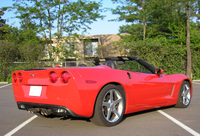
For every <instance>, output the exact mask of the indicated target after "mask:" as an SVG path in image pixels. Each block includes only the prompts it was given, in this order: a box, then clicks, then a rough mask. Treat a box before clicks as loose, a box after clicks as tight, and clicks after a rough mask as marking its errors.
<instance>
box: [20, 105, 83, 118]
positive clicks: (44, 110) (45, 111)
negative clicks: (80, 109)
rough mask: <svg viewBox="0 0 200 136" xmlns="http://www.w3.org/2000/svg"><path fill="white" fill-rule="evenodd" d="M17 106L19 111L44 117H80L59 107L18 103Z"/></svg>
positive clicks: (65, 108)
mask: <svg viewBox="0 0 200 136" xmlns="http://www.w3.org/2000/svg"><path fill="white" fill-rule="evenodd" d="M17 106H18V108H19V109H20V110H27V111H29V112H30V113H40V114H42V115H45V116H48V115H51V114H53V115H57V116H73V117H82V116H79V115H77V114H75V113H74V112H73V111H71V110H70V109H69V108H67V107H63V106H59V105H48V104H38V103H26V102H18V103H17Z"/></svg>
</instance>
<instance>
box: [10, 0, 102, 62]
mask: <svg viewBox="0 0 200 136" xmlns="http://www.w3.org/2000/svg"><path fill="white" fill-rule="evenodd" d="M13 6H14V9H16V10H17V11H16V14H17V16H16V17H17V18H19V19H21V21H22V22H26V21H29V22H33V24H35V25H36V27H37V28H38V34H40V35H41V37H42V38H44V39H45V41H46V46H47V47H46V49H47V51H48V53H49V56H50V58H52V57H53V56H54V60H55V61H57V60H58V56H59V54H60V51H59V46H60V45H62V41H65V40H67V39H63V37H62V36H63V35H67V36H75V37H78V34H77V32H80V31H81V32H83V33H84V32H86V31H87V29H90V27H89V25H90V24H91V23H93V22H94V21H96V19H98V18H101V19H102V18H103V16H102V15H100V13H101V11H102V9H100V7H101V2H95V1H87V0H76V1H73V0H71V1H70V0H31V1H30V0H17V1H16V3H14V5H13ZM54 36H55V37H56V39H55V41H53V40H54V39H53V38H52V37H54ZM53 44H54V45H55V46H54V48H52V45H53Z"/></svg>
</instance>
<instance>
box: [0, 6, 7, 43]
mask: <svg viewBox="0 0 200 136" xmlns="http://www.w3.org/2000/svg"><path fill="white" fill-rule="evenodd" d="M5 10H7V8H2V9H0V40H3V35H4V34H6V27H7V26H8V25H6V20H5V19H2V18H1V16H3V15H4V11H5Z"/></svg>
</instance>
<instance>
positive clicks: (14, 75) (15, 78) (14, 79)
mask: <svg viewBox="0 0 200 136" xmlns="http://www.w3.org/2000/svg"><path fill="white" fill-rule="evenodd" d="M12 78H13V81H14V82H15V83H16V82H17V75H16V74H15V73H14V74H13V76H12Z"/></svg>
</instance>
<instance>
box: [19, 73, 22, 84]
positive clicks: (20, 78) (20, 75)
mask: <svg viewBox="0 0 200 136" xmlns="http://www.w3.org/2000/svg"><path fill="white" fill-rule="evenodd" d="M18 78H19V82H20V83H21V82H22V80H23V76H22V74H21V73H18Z"/></svg>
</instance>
